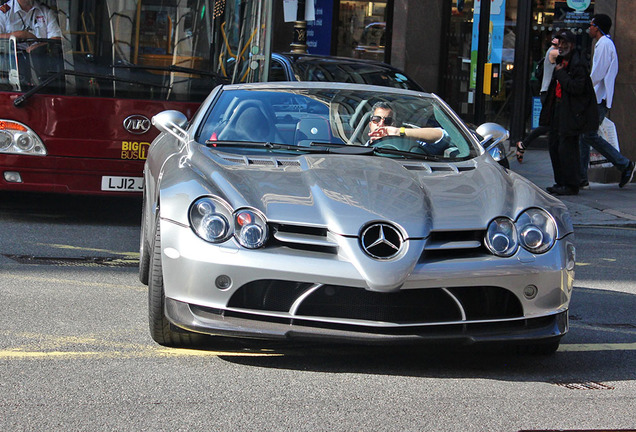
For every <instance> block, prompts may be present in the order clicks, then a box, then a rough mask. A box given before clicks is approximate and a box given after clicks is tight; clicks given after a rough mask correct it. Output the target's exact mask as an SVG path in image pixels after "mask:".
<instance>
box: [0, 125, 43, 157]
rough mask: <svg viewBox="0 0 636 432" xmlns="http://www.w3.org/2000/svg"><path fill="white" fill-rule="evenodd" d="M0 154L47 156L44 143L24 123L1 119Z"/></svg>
mask: <svg viewBox="0 0 636 432" xmlns="http://www.w3.org/2000/svg"><path fill="white" fill-rule="evenodd" d="M0 153H10V154H20V155H30V156H46V154H47V151H46V147H45V146H44V143H43V142H42V140H41V139H40V137H38V135H37V134H36V133H35V132H34V131H33V130H32V129H31V128H29V127H28V126H26V125H25V124H23V123H20V122H17V121H14V120H6V119H0Z"/></svg>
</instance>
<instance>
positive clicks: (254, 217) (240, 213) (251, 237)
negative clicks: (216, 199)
mask: <svg viewBox="0 0 636 432" xmlns="http://www.w3.org/2000/svg"><path fill="white" fill-rule="evenodd" d="M232 220H233V225H234V226H233V228H234V237H235V238H236V241H237V242H238V243H239V244H240V245H241V246H243V247H244V248H247V249H258V248H260V247H262V246H263V245H264V244H265V242H266V241H267V239H268V237H269V229H268V228H267V220H266V219H265V216H264V215H263V214H262V213H261V212H259V211H258V210H256V209H253V208H240V209H238V210H236V211H235V212H234V215H233V218H232Z"/></svg>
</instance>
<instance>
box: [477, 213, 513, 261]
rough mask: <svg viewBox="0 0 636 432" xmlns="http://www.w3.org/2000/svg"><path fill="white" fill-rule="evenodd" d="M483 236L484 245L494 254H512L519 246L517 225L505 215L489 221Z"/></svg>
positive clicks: (502, 255)
mask: <svg viewBox="0 0 636 432" xmlns="http://www.w3.org/2000/svg"><path fill="white" fill-rule="evenodd" d="M485 237H486V238H485V242H486V247H487V248H488V250H489V251H490V252H491V253H492V254H494V255H496V256H500V257H509V256H512V255H514V254H515V252H517V249H518V248H519V240H518V238H519V236H518V234H517V227H516V226H515V223H514V222H513V221H512V220H511V219H509V218H507V217H498V218H495V219H493V220H492V221H490V223H489V224H488V229H487V230H486V236H485Z"/></svg>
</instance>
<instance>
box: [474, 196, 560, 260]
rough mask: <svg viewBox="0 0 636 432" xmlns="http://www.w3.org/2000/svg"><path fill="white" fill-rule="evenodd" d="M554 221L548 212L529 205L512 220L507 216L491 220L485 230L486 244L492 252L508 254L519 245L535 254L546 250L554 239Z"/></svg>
mask: <svg viewBox="0 0 636 432" xmlns="http://www.w3.org/2000/svg"><path fill="white" fill-rule="evenodd" d="M556 233H557V227H556V222H555V221H554V219H553V218H552V216H550V214H549V213H548V212H546V211H544V210H541V209H538V208H531V209H528V210H526V211H524V212H523V213H521V215H520V216H519V217H518V218H517V221H516V222H512V221H511V220H510V219H508V218H507V217H499V218H496V219H494V220H493V221H492V222H490V224H489V225H488V230H487V231H486V247H487V248H488V250H490V252H492V253H493V254H494V255H497V256H502V257H509V256H512V255H514V254H515V252H517V249H518V247H519V245H521V247H523V248H524V249H526V250H527V251H529V252H531V253H535V254H540V253H544V252H547V251H548V250H550V248H551V247H552V246H553V245H554V242H555V241H556Z"/></svg>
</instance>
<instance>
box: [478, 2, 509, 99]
mask: <svg viewBox="0 0 636 432" xmlns="http://www.w3.org/2000/svg"><path fill="white" fill-rule="evenodd" d="M480 9H481V0H476V1H475V14H474V17H473V39H472V45H471V49H470V88H471V89H474V88H475V85H476V82H477V47H478V46H479V20H480ZM505 23H506V0H491V4H490V25H489V29H490V30H489V34H488V58H487V60H486V63H497V64H500V63H501V60H502V56H503V44H504V26H505Z"/></svg>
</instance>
